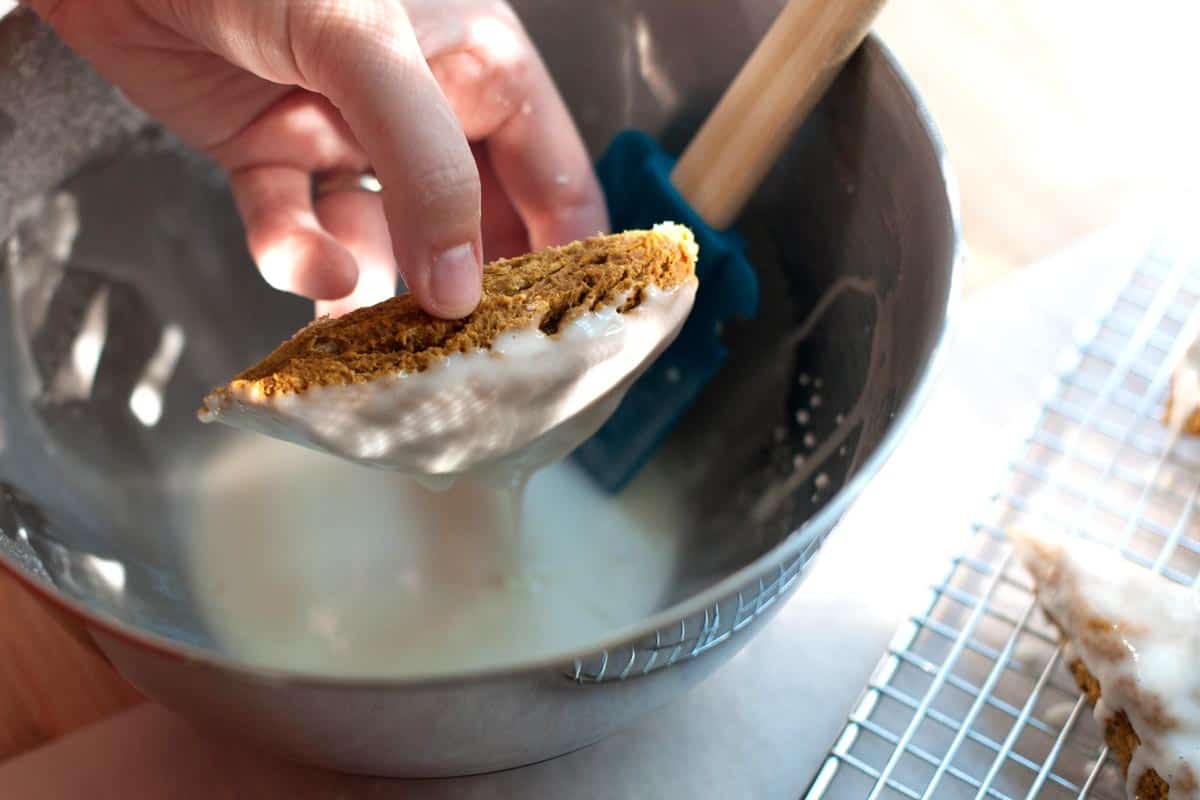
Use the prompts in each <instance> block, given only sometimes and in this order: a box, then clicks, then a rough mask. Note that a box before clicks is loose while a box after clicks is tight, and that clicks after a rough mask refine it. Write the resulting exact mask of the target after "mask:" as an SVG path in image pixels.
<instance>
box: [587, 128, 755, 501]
mask: <svg viewBox="0 0 1200 800" xmlns="http://www.w3.org/2000/svg"><path fill="white" fill-rule="evenodd" d="M674 165H675V159H674V158H672V157H671V156H670V155H669V154H668V153H666V152H665V151H663V150H662V148H660V147H659V146H658V143H657V142H655V141H654V139H652V138H651V137H649V136H647V135H646V134H644V133H642V132H640V131H625V132H623V133H621V134H619V135H618V136H617V137H616V138H615V139H613V141H612V144H611V145H609V148H608V150H607V151H606V152H605V153H604V155H603V156H602V157H601V158H600V161H599V162H598V163H597V165H596V172H597V174H598V175H599V176H600V182H601V184H602V185H603V186H604V191H605V195H606V196H607V198H608V213H609V216H610V218H611V219H612V228H613V230H615V231H621V230H629V229H633V228H646V227H650V226H653V225H654V224H655V223H658V222H663V221H667V220H669V221H672V222H678V223H681V224H683V225H687V226H688V227H689V228H691V229H692V231H693V233H695V235H696V243H697V244H698V245H699V246H700V258H699V261H698V263H697V265H696V275H697V276H698V277H699V279H700V289H699V291H698V293H697V295H696V302H695V305H694V306H693V307H692V313H691V315H690V316H689V317H688V320H687V322H686V323H685V324H684V326H683V329H682V331H680V333H679V338H677V339H676V340H675V342H674V343H673V344H672V345H671V346H670V347H669V348H668V349H667V350H666V351H665V352H664V353H663V354H662V356H660V357H659V359H658V361H656V362H655V363H654V364H653V365H652V366H651V367H650V368H649V369H648V370H647V371H646V373H645V374H644V375H643V376H642V377H641V378H640V379H638V381H637V383H635V384H634V385H633V387H632V388H631V389H630V390H629V393H628V394H627V395H626V396H625V399H624V400H623V401H622V402H621V405H620V406H619V407H618V408H617V410H616V412H615V413H614V414H613V415H612V416H611V417H610V418H609V419H608V422H606V423H605V424H604V426H603V427H602V428H601V429H600V430H599V431H597V432H596V434H595V435H594V436H593V437H592V438H590V439H588V440H587V441H586V442H584V443H583V445H581V446H580V447H579V449H578V450H576V451H575V453H574V458H575V460H576V461H577V462H578V463H579V464H580V465H581V466H582V467H583V468H584V469H585V470H586V471H587V472H588V473H589V474H590V475H591V476H592V477H593V478H594V479H595V481H596V483H597V484H598V485H599V486H601V487H602V488H603V489H605V490H606V491H609V492H618V491H620V490H621V489H622V488H623V487H624V486H625V485H626V484H628V483H629V481H630V480H632V479H633V477H634V476H635V475H636V474H637V472H638V470H639V469H641V468H642V467H643V466H644V465H645V464H646V462H647V461H649V460H650V457H651V456H652V455H653V454H654V451H655V450H656V449H657V448H658V446H659V445H660V444H661V443H662V442H663V440H664V439H665V438H666V437H667V434H669V433H670V432H671V429H672V428H673V427H674V426H675V423H676V422H677V421H678V420H679V418H680V417H681V416H682V415H683V414H684V412H685V411H687V409H688V408H689V407H691V405H692V404H693V403H694V402H695V400H696V398H697V397H698V396H699V394H700V391H701V390H702V389H703V388H704V385H705V384H706V383H708V381H709V380H711V379H712V377H713V376H714V375H716V373H717V371H718V370H719V369H720V368H721V364H722V363H723V362H724V360H725V355H726V350H725V347H724V346H723V345H722V344H721V328H722V326H723V324H724V323H725V321H726V320H728V319H731V318H734V317H742V318H749V317H753V316H754V314H755V313H756V312H757V309H758V278H757V276H756V275H755V273H754V269H753V268H752V267H751V266H750V263H749V262H748V261H747V260H746V259H745V257H744V255H743V249H744V245H743V242H742V240H741V237H739V236H738V235H737V234H736V233H734V232H733V231H718V230H714V229H713V228H710V227H709V226H708V225H707V224H705V222H704V220H703V219H701V218H700V217H699V216H698V215H697V214H696V212H695V211H693V210H692V208H691V207H690V206H689V205H688V204H687V202H686V201H685V200H684V199H683V197H682V196H681V195H680V194H679V192H678V191H677V190H676V189H675V187H674V186H673V185H672V184H671V169H672V167H674Z"/></svg>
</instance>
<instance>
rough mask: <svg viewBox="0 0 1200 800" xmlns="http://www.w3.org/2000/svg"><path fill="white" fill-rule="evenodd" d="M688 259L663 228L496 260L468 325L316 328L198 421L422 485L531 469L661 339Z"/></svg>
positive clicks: (425, 322)
mask: <svg viewBox="0 0 1200 800" xmlns="http://www.w3.org/2000/svg"><path fill="white" fill-rule="evenodd" d="M696 259H697V246H696V243H695V239H694V238H693V236H692V233H691V231H690V230H688V229H687V228H686V227H683V226H681V225H676V224H674V223H663V224H661V225H656V226H655V227H654V229H652V230H642V231H627V232H625V233H619V234H614V235H611V236H596V237H593V238H589V239H584V240H581V241H578V242H573V243H571V244H568V245H565V246H562V247H555V248H550V249H547V250H544V251H541V252H537V253H531V254H529V255H526V256H521V257H519V258H512V259H505V260H501V261H497V262H494V263H491V264H488V265H487V266H485V267H484V272H483V297H482V300H481V301H480V303H479V307H478V308H477V309H476V310H475V311H474V312H473V313H472V314H470V315H469V316H468V317H466V318H464V319H460V320H444V319H437V318H435V317H432V316H430V315H428V314H426V313H425V312H424V311H422V310H421V309H420V308H418V307H417V305H416V303H415V302H414V301H413V299H412V298H411V297H410V296H407V295H402V296H399V297H394V298H392V299H389V300H386V301H384V302H382V303H379V304H377V305H374V306H371V307H369V308H363V309H359V310H357V311H353V312H351V313H349V314H346V315H345V316H343V317H339V318H337V319H328V318H322V319H319V320H316V321H315V322H312V323H311V324H309V325H307V326H306V327H305V328H303V329H302V330H300V331H299V332H298V333H296V334H295V335H294V336H293V337H292V338H291V339H289V340H288V341H286V342H284V343H283V344H282V345H281V346H280V347H279V348H278V349H276V350H275V351H274V352H273V353H271V354H270V355H268V356H267V357H266V358H265V359H263V361H262V362H260V363H258V364H256V365H254V366H252V367H250V368H249V369H246V370H245V371H243V372H242V373H241V374H239V375H237V376H236V377H234V378H233V380H231V381H230V382H229V383H228V384H226V385H225V386H222V387H220V388H218V389H215V390H214V391H213V392H212V393H210V394H209V395H208V396H207V397H206V398H205V399H204V405H203V407H202V408H201V409H200V417H201V419H202V420H204V421H211V420H214V419H215V420H219V421H221V422H225V423H228V424H230V425H234V426H237V427H242V428H247V429H250V430H255V431H258V432H261V433H265V434H268V435H271V436H275V437H278V438H283V439H287V440H289V441H293V442H297V443H299V444H303V445H306V446H309V447H312V448H315V449H318V450H324V451H327V452H330V453H333V454H335V455H339V456H342V457H344V458H348V459H350V460H353V461H357V462H360V463H364V464H368V465H371V466H377V467H383V468H387V469H395V470H400V471H404V472H409V473H412V474H416V475H422V476H433V477H436V476H453V475H456V474H460V473H463V472H466V471H471V470H475V469H477V468H485V469H486V468H489V467H490V466H491V465H495V464H498V463H505V464H508V462H510V461H512V460H513V459H516V460H517V461H519V462H520V463H521V464H525V465H527V466H528V467H530V468H535V467H536V466H538V465H539V464H540V463H545V462H547V461H549V460H553V459H554V458H557V457H560V456H562V455H565V454H566V453H567V452H569V451H570V450H571V449H573V448H574V447H575V446H576V445H578V444H579V443H580V442H582V441H583V440H584V439H586V438H587V437H588V436H590V435H591V434H592V433H594V432H595V430H596V429H597V428H599V426H600V425H601V424H602V423H603V422H604V420H605V419H607V417H608V416H609V415H610V414H611V413H612V411H613V410H614V409H615V408H616V405H617V404H618V403H619V402H620V399H621V397H622V396H623V394H624V391H625V389H627V388H628V386H629V385H630V384H631V383H632V382H633V380H634V379H635V378H636V377H637V376H638V375H639V374H640V373H641V372H642V371H643V370H644V369H645V368H646V367H647V366H649V364H650V363H651V362H652V361H653V360H654V358H655V357H657V355H658V354H659V353H660V352H661V351H662V350H663V349H664V348H665V347H666V346H667V345H668V344H670V342H671V341H672V340H673V339H674V338H675V336H676V334H677V333H678V332H679V329H680V327H682V325H683V322H684V320H685V319H686V317H687V315H688V313H689V312H690V310H691V307H692V302H693V300H694V297H695V292H696V287H697V279H696V274H695V265H696ZM565 420H566V421H569V422H568V423H566V424H560V423H564V421H565Z"/></svg>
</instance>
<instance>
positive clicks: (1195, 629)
mask: <svg viewBox="0 0 1200 800" xmlns="http://www.w3.org/2000/svg"><path fill="white" fill-rule="evenodd" d="M1011 538H1012V541H1013V547H1014V549H1015V550H1016V552H1017V554H1018V556H1019V557H1020V558H1021V560H1022V562H1024V564H1025V566H1026V567H1027V568H1028V569H1029V571H1030V572H1031V573H1032V574H1033V576H1034V580H1035V582H1036V584H1037V587H1038V600H1039V602H1040V603H1041V604H1042V606H1043V607H1044V608H1045V609H1046V611H1047V613H1048V614H1049V615H1050V616H1051V617H1053V619H1054V621H1055V622H1056V623H1057V624H1058V625H1059V627H1061V628H1062V630H1063V632H1064V634H1065V635H1066V636H1067V637H1068V638H1069V640H1070V645H1069V647H1068V653H1069V656H1068V657H1069V658H1077V659H1078V660H1080V661H1082V662H1083V665H1084V666H1085V667H1087V669H1088V671H1089V672H1090V673H1092V675H1093V676H1095V678H1096V679H1097V681H1099V683H1100V693H1101V699H1100V702H1098V703H1097V704H1096V708H1095V714H1096V717H1097V719H1099V720H1100V721H1101V722H1105V721H1107V720H1109V719H1110V718H1111V717H1112V716H1113V715H1114V714H1115V713H1116V712H1117V711H1123V712H1125V714H1126V716H1127V717H1128V718H1129V721H1130V724H1131V725H1132V727H1133V729H1134V731H1135V732H1136V733H1137V735H1138V737H1139V738H1140V739H1141V746H1140V747H1138V748H1137V749H1136V750H1135V751H1134V754H1133V760H1132V762H1131V763H1130V766H1129V773H1128V782H1129V789H1130V797H1133V796H1134V791H1133V790H1134V789H1136V787H1137V783H1138V781H1139V780H1140V779H1141V777H1142V775H1143V774H1145V772H1146V771H1147V770H1149V769H1151V768H1153V769H1154V771H1155V772H1157V773H1158V774H1159V776H1160V777H1162V778H1163V780H1165V781H1166V782H1167V784H1168V785H1169V786H1170V794H1171V798H1172V800H1187V799H1188V798H1192V799H1193V800H1194V799H1195V798H1198V797H1200V785H1198V782H1200V668H1198V665H1200V604H1197V602H1196V599H1195V597H1194V595H1193V593H1192V592H1191V591H1190V590H1188V589H1187V588H1185V587H1182V586H1179V585H1177V584H1175V583H1173V582H1171V581H1169V580H1167V579H1165V578H1163V577H1161V576H1158V575H1155V574H1154V573H1152V572H1149V571H1148V570H1145V569H1142V568H1141V567H1138V566H1137V565H1135V564H1133V563H1132V562H1130V561H1128V560H1126V559H1124V558H1122V557H1120V556H1119V555H1117V554H1116V553H1114V552H1113V551H1112V550H1111V549H1109V548H1106V547H1103V546H1100V545H1097V544H1093V543H1091V542H1086V541H1083V540H1072V541H1071V542H1070V543H1069V546H1066V543H1064V542H1063V541H1061V540H1049V539H1041V538H1033V537H1031V536H1029V535H1027V534H1014V535H1012V537H1011Z"/></svg>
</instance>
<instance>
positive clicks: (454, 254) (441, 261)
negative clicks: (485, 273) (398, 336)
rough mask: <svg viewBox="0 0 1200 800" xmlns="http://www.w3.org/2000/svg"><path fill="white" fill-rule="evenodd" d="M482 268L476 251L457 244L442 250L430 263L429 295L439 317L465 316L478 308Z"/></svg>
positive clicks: (468, 245) (467, 246)
mask: <svg viewBox="0 0 1200 800" xmlns="http://www.w3.org/2000/svg"><path fill="white" fill-rule="evenodd" d="M480 274H481V268H480V266H479V259H478V258H476V257H475V248H473V247H472V246H471V245H470V244H460V245H459V246H457V247H451V248H450V249H449V250H446V251H444V252H443V253H442V254H441V255H439V256H438V257H437V258H436V259H434V262H433V273H432V274H431V275H430V276H429V294H430V296H431V297H432V299H433V302H434V303H435V304H436V305H437V311H438V312H439V314H440V315H444V316H446V317H455V318H456V317H464V316H466V315H467V314H470V313H471V312H472V311H474V310H475V306H477V305H479V293H480V284H479V277H480Z"/></svg>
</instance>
